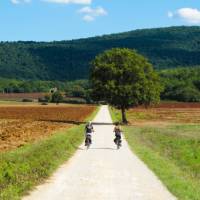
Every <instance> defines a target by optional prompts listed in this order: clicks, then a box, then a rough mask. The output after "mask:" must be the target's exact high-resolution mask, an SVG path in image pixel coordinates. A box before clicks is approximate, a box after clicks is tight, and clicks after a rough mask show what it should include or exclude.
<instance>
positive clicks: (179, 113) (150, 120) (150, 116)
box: [128, 103, 200, 125]
mask: <svg viewBox="0 0 200 200" xmlns="http://www.w3.org/2000/svg"><path fill="white" fill-rule="evenodd" d="M128 118H129V121H130V123H131V124H135V125H155V124H156V125H159V124H160V125H165V124H166V125H167V124H169V123H195V124H200V103H162V104H160V105H159V106H157V107H154V108H149V109H145V108H142V107H138V108H135V109H131V110H129V111H128Z"/></svg>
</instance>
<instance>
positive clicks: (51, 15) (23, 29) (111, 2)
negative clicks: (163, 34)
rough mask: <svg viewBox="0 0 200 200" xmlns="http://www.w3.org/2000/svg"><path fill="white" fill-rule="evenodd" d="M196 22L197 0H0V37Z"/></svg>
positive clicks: (38, 37)
mask: <svg viewBox="0 0 200 200" xmlns="http://www.w3.org/2000/svg"><path fill="white" fill-rule="evenodd" d="M175 25H200V1H198V0H165V1H164V0H0V26H1V29H0V41H18V40H25V41H27V40H34V41H52V40H68V39H76V38H83V37H90V36H96V35H103V34H109V33H118V32H124V31H129V30H135V29H141V28H152V27H165V26H175Z"/></svg>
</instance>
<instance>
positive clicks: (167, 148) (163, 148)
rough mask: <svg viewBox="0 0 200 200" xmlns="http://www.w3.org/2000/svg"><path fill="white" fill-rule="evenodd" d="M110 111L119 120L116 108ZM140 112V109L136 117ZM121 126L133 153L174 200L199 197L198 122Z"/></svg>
mask: <svg viewBox="0 0 200 200" xmlns="http://www.w3.org/2000/svg"><path fill="white" fill-rule="evenodd" d="M110 110H111V109H110ZM111 111H112V116H113V119H114V120H119V119H120V117H119V116H120V115H119V111H117V110H114V109H112V110H111ZM116 114H117V115H116ZM143 115H145V113H142V112H141V113H140V115H139V117H138V119H140V116H143ZM147 115H148V113H147ZM128 116H131V115H130V113H129V114H128ZM145 118H146V117H145V116H143V117H142V120H144V119H145ZM147 119H148V118H147ZM143 122H144V121H143ZM123 129H124V135H125V138H126V140H127V142H128V144H129V146H130V147H131V149H132V150H133V152H135V153H136V154H137V155H138V156H139V157H140V158H141V159H142V160H143V161H144V162H145V163H146V164H147V165H148V166H149V168H150V169H152V171H154V173H155V174H156V175H157V176H158V177H159V178H160V179H161V180H162V182H163V183H164V184H165V185H166V186H167V188H168V189H169V190H170V191H171V192H172V193H173V194H174V195H175V196H177V198H178V199H180V200H199V199H200V124H186V123H184V124H180V123H179V124H178V123H177V124H175V123H171V124H168V125H166V126H163V127H162V126H157V125H151V126H148V125H146V124H142V125H141V124H139V125H138V126H137V125H134V126H133V125H129V126H124V127H123Z"/></svg>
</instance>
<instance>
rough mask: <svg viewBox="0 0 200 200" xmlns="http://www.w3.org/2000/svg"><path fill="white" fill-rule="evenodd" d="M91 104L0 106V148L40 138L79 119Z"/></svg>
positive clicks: (91, 110)
mask: <svg viewBox="0 0 200 200" xmlns="http://www.w3.org/2000/svg"><path fill="white" fill-rule="evenodd" d="M94 109H95V107H94V106H64V105H59V106H46V107H43V106H5V105H4V106H1V107H0V151H8V150H11V149H15V148H17V147H20V146H23V145H25V144H26V143H30V142H34V141H36V140H41V139H43V138H46V137H48V136H50V135H52V134H54V133H55V132H56V131H57V130H60V129H67V128H69V127H71V126H72V124H73V123H82V122H83V121H84V119H85V118H86V117H87V116H88V115H89V114H91V113H92V112H93V111H94Z"/></svg>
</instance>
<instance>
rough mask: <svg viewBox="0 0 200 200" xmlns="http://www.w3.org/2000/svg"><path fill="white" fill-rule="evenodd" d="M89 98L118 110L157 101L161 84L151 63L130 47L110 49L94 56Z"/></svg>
mask: <svg viewBox="0 0 200 200" xmlns="http://www.w3.org/2000/svg"><path fill="white" fill-rule="evenodd" d="M91 85H92V97H93V98H94V99H95V100H105V101H107V102H108V103H109V104H111V105H112V106H114V107H116V108H118V109H121V111H122V120H123V122H125V123H126V122H127V119H126V115H125V110H126V109H129V108H130V107H133V106H137V105H141V104H145V105H146V106H148V105H150V104H154V103H158V102H159V99H160V91H161V87H160V84H159V79H158V76H157V74H156V73H155V72H154V71H153V67H152V65H151V64H150V63H149V62H148V60H147V59H146V58H145V57H143V56H142V55H140V54H138V53H137V52H136V51H134V50H130V49H125V48H123V49H120V48H114V49H111V50H107V51H105V52H104V53H102V54H100V55H98V56H96V58H95V59H94V61H93V62H92V69H91Z"/></svg>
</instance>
